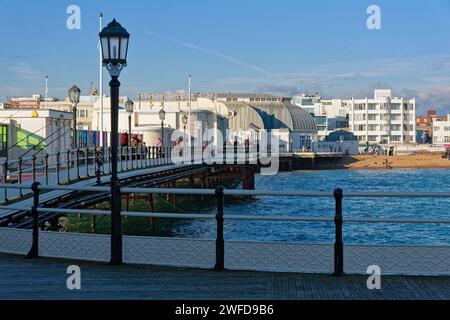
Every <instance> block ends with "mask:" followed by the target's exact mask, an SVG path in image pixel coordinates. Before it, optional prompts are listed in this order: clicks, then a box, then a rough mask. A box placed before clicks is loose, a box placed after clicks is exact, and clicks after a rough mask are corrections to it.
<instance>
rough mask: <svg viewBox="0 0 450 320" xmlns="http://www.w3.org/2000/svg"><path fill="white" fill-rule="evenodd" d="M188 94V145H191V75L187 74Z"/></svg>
mask: <svg viewBox="0 0 450 320" xmlns="http://www.w3.org/2000/svg"><path fill="white" fill-rule="evenodd" d="M188 95H189V98H188V99H189V112H188V114H189V115H188V118H189V147H191V146H192V145H191V141H192V138H191V127H192V121H191V102H192V101H191V75H189V89H188Z"/></svg>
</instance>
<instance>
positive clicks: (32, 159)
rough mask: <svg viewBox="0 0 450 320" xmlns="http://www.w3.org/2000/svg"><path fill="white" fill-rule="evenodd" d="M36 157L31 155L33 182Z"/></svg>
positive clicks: (34, 179)
mask: <svg viewBox="0 0 450 320" xmlns="http://www.w3.org/2000/svg"><path fill="white" fill-rule="evenodd" d="M36 159H37V157H36V155H33V157H32V158H31V164H32V169H31V170H32V171H31V172H32V177H33V182H36Z"/></svg>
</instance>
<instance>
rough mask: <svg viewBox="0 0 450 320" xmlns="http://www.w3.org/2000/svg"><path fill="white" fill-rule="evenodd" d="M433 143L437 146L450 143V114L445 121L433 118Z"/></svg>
mask: <svg viewBox="0 0 450 320" xmlns="http://www.w3.org/2000/svg"><path fill="white" fill-rule="evenodd" d="M433 144H434V145H436V146H443V145H450V115H448V116H447V120H445V121H443V120H440V121H439V120H437V119H433Z"/></svg>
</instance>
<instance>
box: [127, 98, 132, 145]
mask: <svg viewBox="0 0 450 320" xmlns="http://www.w3.org/2000/svg"><path fill="white" fill-rule="evenodd" d="M133 108H134V102H133V101H131V100H130V98H128V100H127V102H125V110H126V111H127V112H128V146H129V147H130V146H131V115H132V114H133Z"/></svg>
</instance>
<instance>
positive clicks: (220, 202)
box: [214, 186, 225, 271]
mask: <svg viewBox="0 0 450 320" xmlns="http://www.w3.org/2000/svg"><path fill="white" fill-rule="evenodd" d="M216 199H217V214H216V222H217V239H216V265H215V266H214V270H215V271H223V270H224V269H225V241H224V239H223V220H224V219H223V206H224V188H223V187H222V186H218V187H217V188H216Z"/></svg>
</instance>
